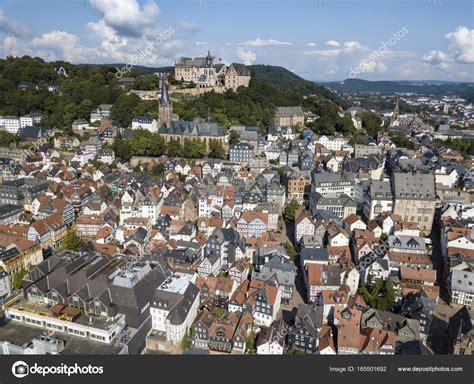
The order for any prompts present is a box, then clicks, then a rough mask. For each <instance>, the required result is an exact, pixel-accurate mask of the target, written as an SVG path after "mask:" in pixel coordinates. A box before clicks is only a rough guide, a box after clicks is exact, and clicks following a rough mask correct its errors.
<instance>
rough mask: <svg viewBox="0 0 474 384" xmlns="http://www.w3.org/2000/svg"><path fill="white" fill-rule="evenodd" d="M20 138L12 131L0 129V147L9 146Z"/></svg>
mask: <svg viewBox="0 0 474 384" xmlns="http://www.w3.org/2000/svg"><path fill="white" fill-rule="evenodd" d="M19 139H20V138H19V137H18V136H17V135H14V134H13V133H9V132H7V131H0V147H9V146H10V144H11V143H13V142H15V141H17V140H19Z"/></svg>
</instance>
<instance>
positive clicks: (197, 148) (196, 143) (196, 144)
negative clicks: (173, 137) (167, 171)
mask: <svg viewBox="0 0 474 384" xmlns="http://www.w3.org/2000/svg"><path fill="white" fill-rule="evenodd" d="M183 155H184V157H186V158H188V159H198V158H203V157H204V156H206V143H205V142H204V141H201V140H185V142H184V146H183Z"/></svg>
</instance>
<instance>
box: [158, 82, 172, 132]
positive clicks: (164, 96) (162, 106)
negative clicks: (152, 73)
mask: <svg viewBox="0 0 474 384" xmlns="http://www.w3.org/2000/svg"><path fill="white" fill-rule="evenodd" d="M160 80H161V98H160V102H159V104H158V120H159V125H160V127H161V126H164V127H166V128H170V127H171V120H172V118H173V106H172V103H171V99H170V96H169V94H168V87H167V85H166V75H165V74H161V75H160Z"/></svg>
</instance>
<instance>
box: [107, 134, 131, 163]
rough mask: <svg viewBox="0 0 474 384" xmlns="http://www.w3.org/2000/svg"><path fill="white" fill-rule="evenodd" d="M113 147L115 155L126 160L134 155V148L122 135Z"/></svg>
mask: <svg viewBox="0 0 474 384" xmlns="http://www.w3.org/2000/svg"><path fill="white" fill-rule="evenodd" d="M112 149H113V150H114V152H115V156H117V157H118V158H119V159H121V160H124V161H129V160H130V158H131V157H132V148H130V145H129V144H128V142H127V141H125V140H123V139H122V137H116V138H115V140H114V144H113V145H112Z"/></svg>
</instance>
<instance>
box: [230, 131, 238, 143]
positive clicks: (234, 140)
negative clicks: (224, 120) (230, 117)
mask: <svg viewBox="0 0 474 384" xmlns="http://www.w3.org/2000/svg"><path fill="white" fill-rule="evenodd" d="M239 142H240V135H239V133H238V132H236V131H234V130H233V129H231V130H230V131H229V145H234V144H238V143H239Z"/></svg>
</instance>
